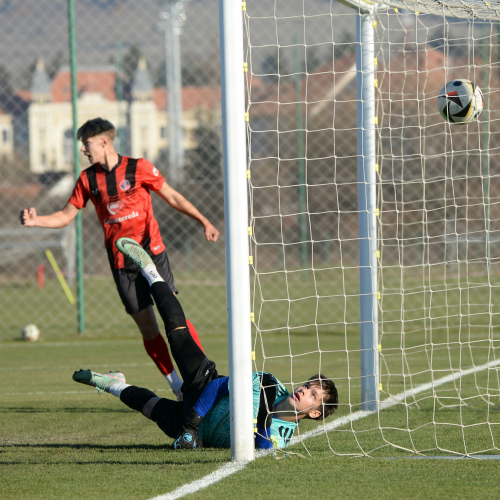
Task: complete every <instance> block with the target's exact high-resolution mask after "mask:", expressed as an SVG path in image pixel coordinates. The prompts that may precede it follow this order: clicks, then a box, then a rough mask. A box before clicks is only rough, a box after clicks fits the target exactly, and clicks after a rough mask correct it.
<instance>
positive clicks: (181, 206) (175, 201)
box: [155, 182, 220, 241]
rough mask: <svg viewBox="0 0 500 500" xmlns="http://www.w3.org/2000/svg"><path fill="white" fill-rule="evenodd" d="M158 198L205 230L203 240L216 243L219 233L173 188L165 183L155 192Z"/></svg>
mask: <svg viewBox="0 0 500 500" xmlns="http://www.w3.org/2000/svg"><path fill="white" fill-rule="evenodd" d="M155 192H156V194H158V195H159V196H160V197H162V198H163V199H164V200H165V201H166V202H167V203H168V204H169V205H170V206H171V207H172V208H175V209H176V210H177V211H178V212H181V213H182V214H185V215H188V216H189V217H191V218H192V219H194V220H195V221H198V222H199V223H200V224H201V225H202V226H203V228H204V230H205V238H206V239H207V241H217V240H218V238H219V234H220V233H219V231H218V230H217V229H216V228H215V227H214V226H213V225H212V224H211V222H210V221H209V220H208V219H207V218H206V217H205V216H203V215H202V214H201V212H200V211H199V210H198V209H197V208H196V207H195V206H194V205H193V204H192V203H191V202H190V201H188V200H186V198H184V196H182V194H181V193H179V192H178V191H176V190H175V189H174V188H172V187H171V186H169V185H168V184H167V183H166V182H164V183H163V186H162V187H161V189H160V190H159V191H155Z"/></svg>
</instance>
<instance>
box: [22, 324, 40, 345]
mask: <svg viewBox="0 0 500 500" xmlns="http://www.w3.org/2000/svg"><path fill="white" fill-rule="evenodd" d="M21 335H22V337H23V340H29V341H30V342H35V340H38V337H40V330H39V329H38V327H37V326H36V325H26V326H24V327H23V328H22V329H21Z"/></svg>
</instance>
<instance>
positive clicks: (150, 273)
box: [141, 264, 165, 286]
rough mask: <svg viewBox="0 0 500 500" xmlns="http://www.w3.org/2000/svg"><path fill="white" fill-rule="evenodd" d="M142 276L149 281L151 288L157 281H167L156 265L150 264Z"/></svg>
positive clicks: (142, 271) (143, 270)
mask: <svg viewBox="0 0 500 500" xmlns="http://www.w3.org/2000/svg"><path fill="white" fill-rule="evenodd" d="M141 273H142V275H143V276H144V277H145V278H146V279H147V280H148V283H149V286H151V285H152V284H153V283H156V282H157V281H165V280H164V279H163V278H162V277H161V276H160V273H159V272H158V270H157V269H156V266H155V265H154V264H148V265H147V266H146V267H145V268H144V269H142V270H141Z"/></svg>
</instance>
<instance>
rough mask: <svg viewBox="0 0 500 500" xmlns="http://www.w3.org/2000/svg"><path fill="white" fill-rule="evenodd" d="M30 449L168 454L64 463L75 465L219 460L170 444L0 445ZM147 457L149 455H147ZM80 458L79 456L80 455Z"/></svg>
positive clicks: (149, 463) (9, 447)
mask: <svg viewBox="0 0 500 500" xmlns="http://www.w3.org/2000/svg"><path fill="white" fill-rule="evenodd" d="M23 448H25V449H27V450H28V449H32V450H42V449H52V450H65V449H66V450H68V451H83V452H85V451H89V453H91V452H93V451H100V452H103V453H106V452H110V453H111V452H112V453H120V454H122V453H126V452H131V451H134V452H141V451H145V452H154V451H158V452H162V453H165V452H166V453H169V455H164V454H162V455H161V458H159V459H158V460H157V461H155V460H133V461H131V460H105V459H104V460H98V461H93V460H88V461H87V460H68V461H66V463H71V464H75V465H92V464H97V465H99V464H110V465H180V466H182V465H188V466H189V465H192V464H213V463H220V462H221V458H220V457H219V456H215V457H214V456H213V454H210V453H206V454H205V453H203V452H204V451H212V450H210V449H209V448H207V449H204V450H200V451H199V452H197V453H196V456H195V455H194V454H191V453H180V454H179V452H178V451H175V450H172V449H171V448H170V444H168V443H166V444H125V445H102V444H89V443H81V444H70V443H40V444H12V443H9V444H4V445H0V453H1V452H2V451H3V452H5V451H7V450H8V449H16V450H21V449H23ZM148 456H149V455H148ZM80 457H81V455H80ZM42 460H43V464H44V465H51V464H52V462H47V460H46V458H43V459H42ZM25 463H26V462H22V461H17V462H13V461H8V460H6V461H0V465H23V464H25ZM32 463H33V462H32ZM60 463H61V462H60V460H58V461H57V462H53V464H60Z"/></svg>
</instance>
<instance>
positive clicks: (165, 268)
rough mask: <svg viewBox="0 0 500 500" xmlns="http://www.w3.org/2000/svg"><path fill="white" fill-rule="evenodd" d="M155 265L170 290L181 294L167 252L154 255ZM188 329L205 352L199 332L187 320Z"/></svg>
mask: <svg viewBox="0 0 500 500" xmlns="http://www.w3.org/2000/svg"><path fill="white" fill-rule="evenodd" d="M151 258H152V260H153V263H154V265H155V266H156V269H157V270H158V272H159V273H160V276H161V277H162V278H163V280H164V281H165V283H167V285H168V286H169V288H170V290H172V292H174V294H175V295H177V294H178V293H179V290H177V287H176V286H175V282H174V276H173V274H172V270H171V269H170V262H169V260H168V255H167V252H166V251H163V252H161V253H160V254H158V255H153V256H152V257H151ZM186 323H187V327H188V328H189V333H190V334H191V336H192V337H193V339H194V341H195V342H196V343H197V344H198V347H199V348H200V349H201V350H202V351H203V347H202V345H201V341H200V338H199V337H198V332H197V331H196V328H195V327H194V326H193V324H192V323H191V322H190V321H189V320H188V319H187V318H186Z"/></svg>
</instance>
